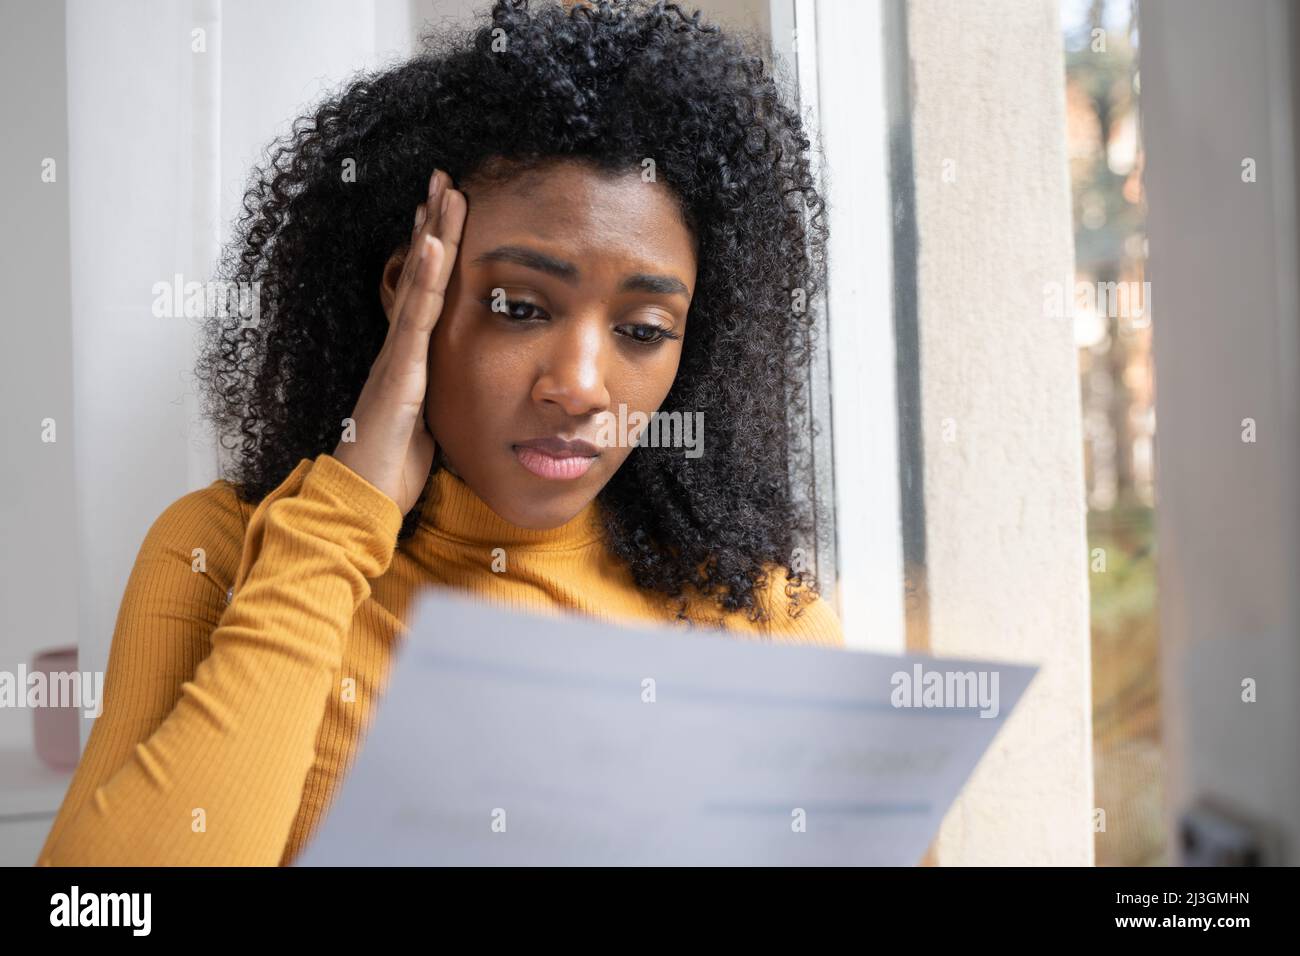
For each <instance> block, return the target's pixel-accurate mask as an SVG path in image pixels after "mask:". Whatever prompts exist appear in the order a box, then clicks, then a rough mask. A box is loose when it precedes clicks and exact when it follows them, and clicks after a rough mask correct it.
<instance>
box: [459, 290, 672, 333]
mask: <svg viewBox="0 0 1300 956" xmlns="http://www.w3.org/2000/svg"><path fill="white" fill-rule="evenodd" d="M478 301H479V302H480V303H482V305H483V307H484V308H485V309H487V310H488V311H489V312H491V313H492V314H493V315H499V316H501V317H502V318H503V319H505V320H506V321H507V322H512V323H517V324H523V323H525V322H539V321H545V320H548V319H550V316H549V315H548V314H547V313H546V311H545V310H544V309H542V308H541V307H540V306H538V305H535V304H534V303H532V302H529V301H527V300H526V299H506V300H505V311H504V312H502V311H500V310H498V309H494V308H492V306H493V302H494V300H493V299H490V298H487V299H479V300H478ZM617 329H618V330H619V334H620V335H623V336H625V337H626V338H629V339H631V340H632V341H633V342H636V343H637V344H638V345H657V344H659V343H660V342H663V341H666V340H673V339H680V338H681V335H680V334H679V333H677V332H674V331H672V330H671V329H666V328H664V327H663V326H659V325H654V324H651V323H648V322H637V323H630V324H624V325H620V326H617ZM623 330H630V331H623Z"/></svg>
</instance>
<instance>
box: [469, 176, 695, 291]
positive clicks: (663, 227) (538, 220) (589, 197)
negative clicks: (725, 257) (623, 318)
mask: <svg viewBox="0 0 1300 956" xmlns="http://www.w3.org/2000/svg"><path fill="white" fill-rule="evenodd" d="M463 191H464V192H465V194H466V197H467V199H468V206H469V208H468V214H467V216H466V219H465V232H464V235H463V237H462V243H461V245H462V247H463V248H464V250H465V251H466V252H471V250H472V251H473V252H479V251H482V250H483V249H486V248H490V247H493V246H496V245H500V244H507V243H514V242H522V243H528V242H529V240H532V242H533V244H535V245H544V246H546V247H547V248H548V249H549V250H552V251H555V252H558V253H562V254H565V255H567V256H569V257H571V259H572V261H574V262H576V263H577V264H578V267H579V269H581V270H582V272H583V273H584V275H585V274H586V273H587V271H588V267H589V266H591V267H595V266H597V265H600V264H604V265H608V266H611V267H616V266H624V265H625V266H629V267H630V266H632V265H633V264H638V265H640V266H648V265H657V266H659V267H661V268H663V269H670V270H673V271H675V272H677V273H678V274H679V275H681V278H683V279H684V280H686V281H687V282H688V284H689V283H693V282H694V278H695V251H694V240H693V238H692V236H691V233H690V230H689V229H688V228H687V226H686V224H685V222H684V221H683V219H682V215H681V211H680V209H679V208H678V204H677V201H676V199H675V197H674V196H673V194H672V193H671V191H670V190H669V189H668V188H667V187H666V186H664V185H663V184H662V183H659V182H645V181H643V180H642V178H641V175H640V173H639V172H637V171H630V172H627V173H618V174H608V173H602V172H600V171H599V170H595V169H593V168H591V167H589V166H587V165H585V164H582V163H575V162H569V161H562V162H557V163H554V164H551V165H548V166H545V167H542V168H539V169H533V170H529V171H527V172H524V173H521V174H519V175H517V176H515V177H513V178H512V179H510V180H508V181H505V182H501V183H490V184H484V185H479V184H476V183H475V182H474V180H473V179H472V178H471V179H470V180H468V181H467V183H466V184H465V186H464V187H463Z"/></svg>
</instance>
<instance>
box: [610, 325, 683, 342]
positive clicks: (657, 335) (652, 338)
mask: <svg viewBox="0 0 1300 956" xmlns="http://www.w3.org/2000/svg"><path fill="white" fill-rule="evenodd" d="M624 330H627V331H624ZM619 331H620V332H621V333H622V334H623V335H626V336H627V337H628V338H630V339H631V340H632V341H633V342H640V343H641V344H643V345H653V344H654V343H656V342H662V341H663V340H664V339H676V338H681V336H679V335H678V334H677V333H676V332H673V331H670V330H669V329H665V328H663V327H661V326H658V325H620V326H619Z"/></svg>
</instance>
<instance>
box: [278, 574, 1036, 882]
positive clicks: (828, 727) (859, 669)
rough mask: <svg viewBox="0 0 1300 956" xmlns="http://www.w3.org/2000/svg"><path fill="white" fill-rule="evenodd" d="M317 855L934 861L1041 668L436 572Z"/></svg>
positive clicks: (673, 861)
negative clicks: (522, 592) (661, 611)
mask: <svg viewBox="0 0 1300 956" xmlns="http://www.w3.org/2000/svg"><path fill="white" fill-rule="evenodd" d="M410 620H411V626H410V628H409V631H408V632H407V633H406V635H405V636H404V637H403V639H402V640H403V644H402V646H401V647H400V649H399V651H398V653H397V656H396V659H395V661H394V664H393V672H392V675H391V678H390V682H389V685H388V688H387V692H386V694H385V696H384V698H383V700H382V701H380V702H379V705H378V710H377V713H376V715H375V717H374V720H373V723H372V724H371V726H370V729H369V731H368V734H367V736H366V738H365V740H364V741H363V744H362V749H361V752H360V754H359V755H358V757H357V759H356V761H355V763H354V764H353V766H352V768H351V770H350V771H349V773H348V776H347V779H346V780H345V781H344V784H343V787H342V789H341V791H340V792H339V794H338V796H337V799H336V800H335V802H334V805H333V807H332V808H331V809H330V811H329V812H328V815H327V816H326V818H325V820H324V821H323V823H322V824H321V826H320V829H319V831H318V832H317V834H316V836H315V838H314V839H313V841H312V842H311V844H310V845H309V846H308V847H306V849H305V850H304V851H303V852H302V854H301V855H300V856H299V858H298V860H297V865H300V866H320V865H369V866H376V865H379V866H382V865H398V866H410V865H602V864H614V865H627V864H638V865H755V864H763V865H767V864H772V865H886V866H911V865H914V864H916V863H917V862H919V860H920V859H921V856H922V855H923V854H924V852H925V849H926V847H927V846H928V845H929V843H930V841H931V840H932V838H933V837H934V835H935V833H936V831H937V830H938V828H939V824H940V822H941V820H942V819H943V815H944V813H945V812H946V811H947V809H948V807H949V806H950V805H951V804H952V802H953V800H954V799H955V798H956V796H957V794H958V792H959V791H960V789H961V787H962V785H963V784H964V783H965V781H966V779H967V778H968V777H969V776H970V773H971V771H972V770H973V769H974V768H975V765H976V764H977V763H978V762H979V759H980V757H981V755H982V754H983V753H984V751H985V750H986V749H987V748H988V746H989V744H990V743H991V742H992V740H993V738H994V736H995V735H996V734H997V732H998V729H999V728H1000V727H1001V726H1002V723H1003V721H1005V720H1006V719H1007V717H1008V715H1009V714H1010V713H1011V711H1012V708H1013V707H1014V706H1015V704H1016V702H1017V701H1018V700H1019V699H1020V697H1021V695H1022V694H1023V692H1024V690H1025V688H1026V687H1027V686H1028V684H1029V681H1030V679H1031V678H1032V677H1033V675H1034V673H1035V670H1036V669H1035V668H1033V667H1027V666H1020V665H1011V664H1003V663H995V662H990V661H958V660H953V659H947V658H943V659H940V658H931V657H922V656H910V655H909V656H891V655H882V654H868V653H862V652H858V651H849V650H832V649H826V648H817V647H803V646H797V645H789V644H780V643H773V642H771V641H767V640H762V641H760V640H754V639H747V638H737V637H735V636H730V637H729V636H726V635H721V634H718V633H717V632H711V631H700V630H695V631H681V630H629V629H626V628H622V627H618V626H615V625H611V624H604V623H601V622H599V621H596V620H594V619H591V618H585V617H577V616H571V615H565V616H562V617H544V616H532V615H524V614H519V613H512V612H509V611H505V610H502V609H500V608H494V607H492V606H489V605H486V604H483V603H481V602H478V601H474V600H471V599H469V598H466V597H464V596H463V595H461V594H459V593H457V592H452V591H447V590H442V589H430V590H428V591H425V592H424V593H423V594H422V595H421V596H420V597H419V598H418V599H417V601H416V604H415V609H414V613H413V614H412V615H411V617H410Z"/></svg>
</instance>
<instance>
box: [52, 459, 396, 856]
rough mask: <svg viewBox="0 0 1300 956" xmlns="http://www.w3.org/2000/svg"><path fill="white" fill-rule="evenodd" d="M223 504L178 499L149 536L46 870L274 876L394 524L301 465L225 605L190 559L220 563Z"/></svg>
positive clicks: (380, 498) (328, 471)
mask: <svg viewBox="0 0 1300 956" xmlns="http://www.w3.org/2000/svg"><path fill="white" fill-rule="evenodd" d="M213 494H214V492H212V490H211V489H206V490H204V491H200V492H195V493H193V494H192V495H187V496H185V497H184V498H182V499H180V500H179V501H177V502H176V503H174V504H173V505H171V506H170V507H168V508H167V509H166V510H165V511H164V512H163V513H162V514H161V515H160V516H159V518H158V519H157V520H156V521H155V522H154V524H153V526H152V527H151V528H150V530H149V532H148V534H147V535H146V536H145V540H144V543H143V544H142V545H141V548H140V551H139V554H138V556H137V558H136V562H135V565H134V567H133V569H132V572H131V575H130V578H129V580H128V583H127V587H126V591H125V593H124V595H123V598H122V604H121V608H120V610H119V612H118V617H117V622H116V626H115V628H114V634H113V641H112V646H111V649H110V652H109V663H108V670H107V673H106V675H105V692H104V709H103V712H102V713H101V715H100V716H99V717H98V718H97V720H96V723H95V725H94V728H93V730H92V732H91V735H90V739H89V741H88V742H87V747H86V750H85V753H84V754H83V756H82V760H81V762H80V764H79V765H78V769H77V772H76V774H75V775H74V778H73V781H72V784H71V786H70V787H69V790H68V793H67V795H66V796H65V798H64V801H63V805H62V806H61V807H60V809H59V813H58V815H57V816H56V818H55V821H54V824H53V827H52V828H51V830H50V834H49V836H48V837H47V839H46V842H45V845H44V847H43V848H42V849H41V852H40V855H39V857H38V859H37V864H38V865H42V866H58V865H82V866H100V865H115V866H122V865H126V866H133V865H217V866H227V865H254V866H255V865H266V866H274V865H276V864H277V863H279V862H280V860H281V856H282V853H283V849H284V846H285V842H286V839H287V838H288V835H289V832H290V829H291V826H292V824H293V821H294V817H295V815H296V813H297V811H298V807H299V803H300V801H301V798H302V792H303V784H304V780H305V778H306V775H307V773H308V771H309V770H310V768H311V766H312V762H313V760H314V759H315V743H316V736H317V732H318V729H319V726H320V723H321V720H322V718H323V716H324V713H325V708H326V704H327V700H328V695H329V694H330V693H334V692H337V688H336V687H335V686H334V684H335V681H336V678H337V675H338V672H339V669H340V667H341V663H342V655H343V648H344V642H345V641H346V639H347V635H348V633H349V630H350V628H351V624H352V618H353V616H354V614H355V613H356V610H357V608H358V607H359V606H360V604H361V603H362V602H363V601H364V600H365V599H366V598H367V597H368V596H369V594H370V584H369V579H373V578H376V577H378V576H380V575H382V574H383V573H384V572H385V571H386V570H387V568H388V566H389V564H390V563H391V561H392V559H393V554H394V551H395V548H396V541H397V534H398V531H399V530H400V527H401V520H402V515H401V513H400V510H399V508H398V506H397V505H396V504H395V503H394V502H393V501H392V500H391V499H389V498H388V497H387V496H386V495H384V494H383V493H382V492H380V491H379V490H378V489H377V488H375V487H374V486H373V485H371V484H370V483H369V482H367V481H366V480H365V479H363V478H361V477H360V476H359V475H357V474H356V473H355V472H353V471H351V470H350V469H349V468H347V467H346V466H345V465H343V464H342V463H340V462H339V461H338V460H337V459H335V458H333V457H331V456H329V455H321V456H320V457H318V458H317V459H316V460H315V462H311V461H308V460H306V459H304V460H303V461H302V462H301V463H300V464H299V466H298V467H297V468H296V469H295V470H294V472H293V473H292V474H291V475H290V476H289V477H288V478H287V479H285V481H284V482H283V483H282V484H281V485H280V487H278V488H277V489H275V491H273V492H272V493H271V494H270V495H268V496H267V497H266V498H265V499H263V501H262V502H261V503H260V504H259V505H258V507H257V508H256V510H255V511H254V512H253V514H252V516H251V518H249V521H248V526H247V530H246V531H245V532H244V533H243V535H242V539H240V540H239V542H238V543H237V544H234V545H231V544H229V543H228V544H227V547H229V548H231V550H232V551H233V550H235V549H236V548H237V549H238V553H239V563H238V571H237V573H236V575H235V577H234V581H233V585H234V588H233V599H232V600H231V601H230V602H229V603H228V604H227V599H226V591H225V587H224V586H223V584H224V582H222V581H219V580H214V578H213V577H212V576H210V575H209V574H206V573H202V572H201V569H200V568H198V567H196V553H195V549H196V548H201V547H203V546H204V544H205V542H210V543H212V544H213V546H214V547H218V548H219V547H221V543H220V534H219V530H220V529H218V528H214V527H213V523H214V522H215V523H216V524H218V525H220V524H223V523H224V522H227V521H228V520H229V518H230V512H231V511H232V510H233V512H234V514H235V516H236V517H237V518H238V507H237V505H233V504H227V506H226V507H225V509H224V517H223V511H222V509H220V508H215V507H213V504H212V503H213V497H212V496H213ZM239 527H240V528H241V529H242V518H239ZM228 531H229V528H228V527H227V532H228ZM232 556H233V554H232ZM229 566H230V565H229V564H228V565H227V567H229ZM209 637H210V640H209ZM196 657H201V660H199V661H198V662H197V666H193V665H194V658H196ZM190 673H192V675H193V676H192V678H190V679H179V678H178V675H187V674H190Z"/></svg>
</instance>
